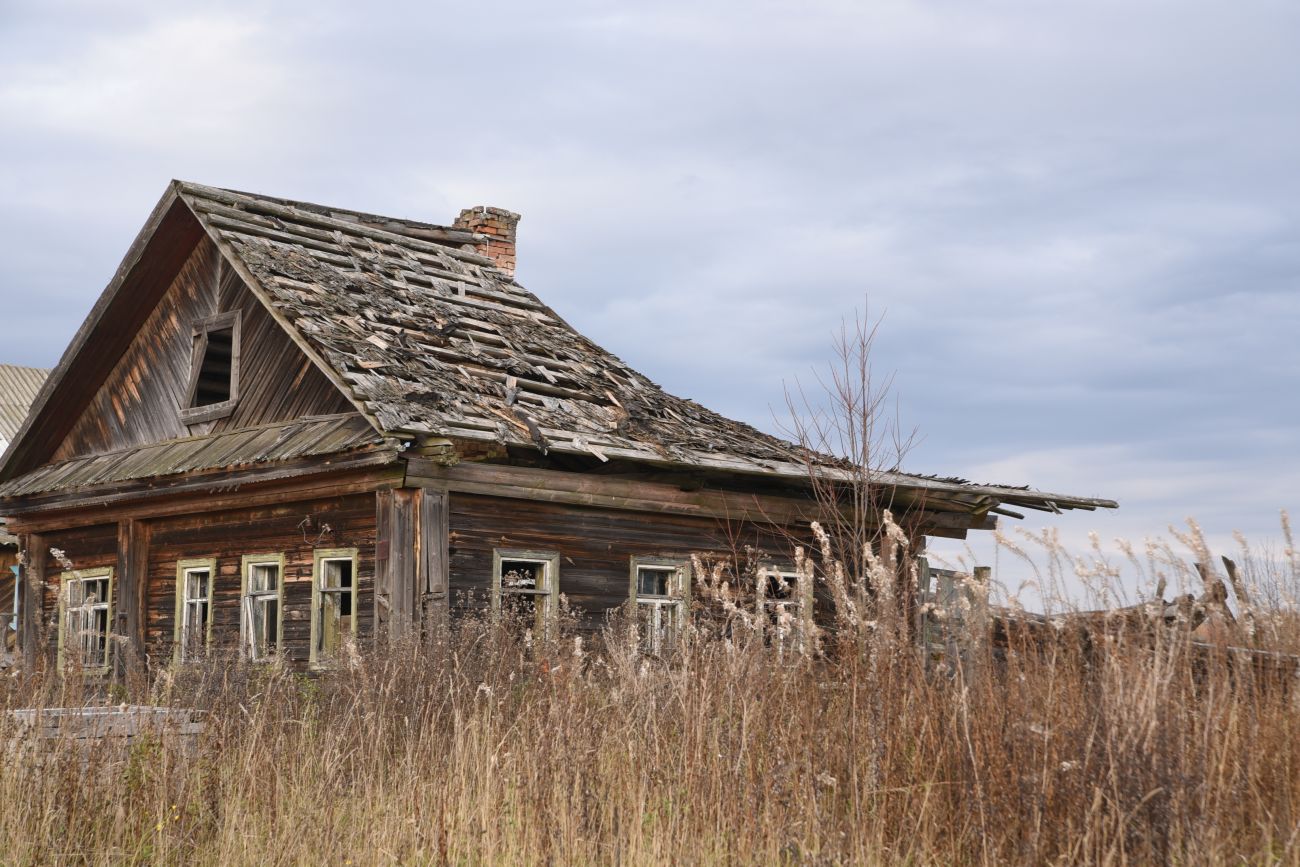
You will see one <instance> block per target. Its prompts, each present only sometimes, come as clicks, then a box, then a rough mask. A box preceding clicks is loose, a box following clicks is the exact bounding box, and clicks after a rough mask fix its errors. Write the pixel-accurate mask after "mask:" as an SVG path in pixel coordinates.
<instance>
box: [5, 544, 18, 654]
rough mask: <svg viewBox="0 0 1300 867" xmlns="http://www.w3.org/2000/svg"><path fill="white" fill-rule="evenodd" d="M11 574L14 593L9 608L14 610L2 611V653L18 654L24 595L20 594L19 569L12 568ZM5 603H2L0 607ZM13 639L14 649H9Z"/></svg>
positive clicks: (10, 569) (10, 568)
mask: <svg viewBox="0 0 1300 867" xmlns="http://www.w3.org/2000/svg"><path fill="white" fill-rule="evenodd" d="M9 571H10V574H12V575H13V576H14V577H13V580H14V592H13V595H12V596H11V597H10V599H9V601H8V607H10V608H11V609H12V610H9V611H0V653H17V652H18V649H19V648H18V624H19V623H20V622H22V595H21V594H20V593H19V586H20V583H19V582H20V580H21V579H20V577H19V574H18V573H19V567H17V566H10V567H9ZM3 604H5V602H3V601H0V605H3ZM11 636H12V638H13V648H12V649H10V647H9V640H10V637H11Z"/></svg>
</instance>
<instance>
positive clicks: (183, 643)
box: [175, 560, 217, 662]
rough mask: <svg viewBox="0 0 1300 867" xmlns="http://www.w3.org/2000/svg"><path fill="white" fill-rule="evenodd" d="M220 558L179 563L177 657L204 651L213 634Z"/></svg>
mask: <svg viewBox="0 0 1300 867" xmlns="http://www.w3.org/2000/svg"><path fill="white" fill-rule="evenodd" d="M216 574H217V561H216V560H182V561H180V562H179V563H177V564H176V638H175V640H176V659H178V660H180V661H182V662H183V661H185V660H187V659H192V658H193V657H194V656H195V655H196V654H199V653H202V652H203V650H204V649H205V648H206V647H207V646H208V641H209V639H210V638H211V636H212V582H213V580H214V579H215V578H216Z"/></svg>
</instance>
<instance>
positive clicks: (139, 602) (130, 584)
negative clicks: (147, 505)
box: [113, 518, 149, 685]
mask: <svg viewBox="0 0 1300 867" xmlns="http://www.w3.org/2000/svg"><path fill="white" fill-rule="evenodd" d="M148 582H149V525H148V524H147V523H146V522H144V521H137V520H136V519H134V518H127V519H125V520H122V521H118V523H117V600H116V604H115V611H116V614H115V618H114V624H113V632H114V633H115V634H117V635H118V636H120V637H121V642H120V644H119V646H118V652H117V653H116V654H115V659H116V668H117V671H116V674H117V676H118V678H120V679H122V680H123V681H125V682H127V683H128V684H132V685H134V684H135V682H136V681H137V679H138V678H139V677H140V676H141V675H142V674H143V673H144V638H145V636H144V624H145V593H146V587H147V585H148Z"/></svg>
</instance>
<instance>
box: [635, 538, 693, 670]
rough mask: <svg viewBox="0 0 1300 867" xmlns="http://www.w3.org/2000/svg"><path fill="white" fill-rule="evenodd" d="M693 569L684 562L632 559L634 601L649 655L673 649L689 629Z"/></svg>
mask: <svg viewBox="0 0 1300 867" xmlns="http://www.w3.org/2000/svg"><path fill="white" fill-rule="evenodd" d="M689 576H690V565H689V563H688V562H687V561H685V560H666V559H660V558H646V557H633V558H632V601H633V603H634V604H635V614H636V619H637V623H638V627H639V630H640V634H641V645H642V649H643V650H644V651H645V652H646V653H651V654H661V653H665V652H667V651H669V650H671V649H672V647H673V646H674V645H675V644H676V643H677V641H678V639H679V638H680V636H681V633H682V630H683V628H684V627H685V625H686V608H687V596H688V591H689V588H690V577H689Z"/></svg>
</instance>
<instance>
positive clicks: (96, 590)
mask: <svg viewBox="0 0 1300 867" xmlns="http://www.w3.org/2000/svg"><path fill="white" fill-rule="evenodd" d="M62 583H63V629H62V630H61V632H60V633H59V640H60V643H61V645H62V651H63V653H62V655H61V657H60V662H66V661H72V662H73V663H74V664H75V665H77V666H80V667H81V668H83V669H88V670H99V671H103V670H106V669H107V668H108V661H109V660H108V648H109V641H108V635H109V622H110V611H111V602H112V593H113V572H112V570H111V569H98V570H95V571H93V572H84V571H83V572H65V573H63V579H62Z"/></svg>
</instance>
